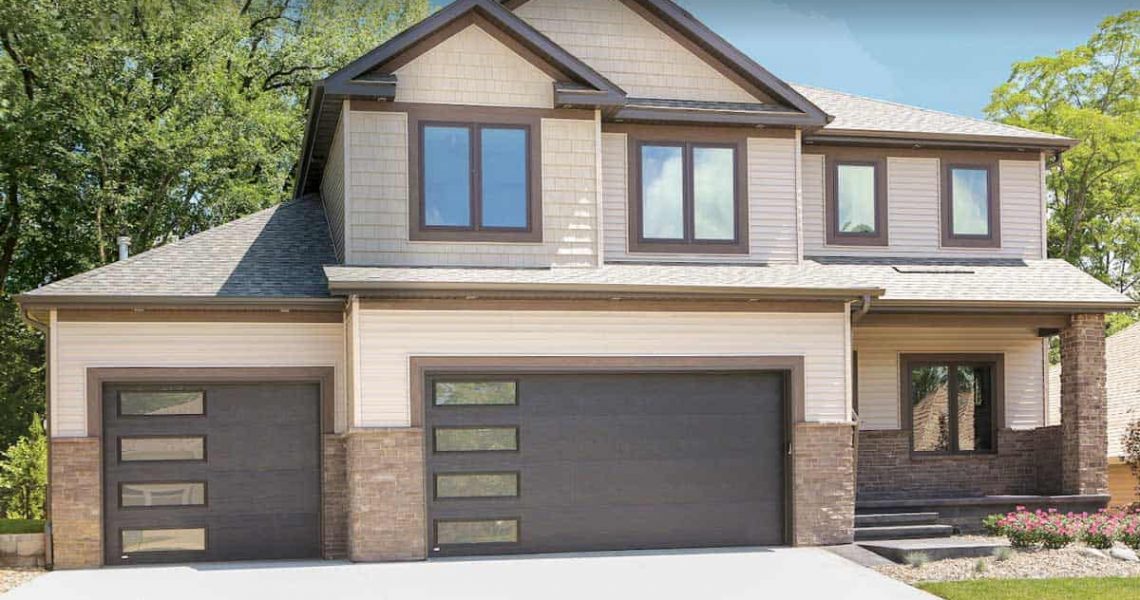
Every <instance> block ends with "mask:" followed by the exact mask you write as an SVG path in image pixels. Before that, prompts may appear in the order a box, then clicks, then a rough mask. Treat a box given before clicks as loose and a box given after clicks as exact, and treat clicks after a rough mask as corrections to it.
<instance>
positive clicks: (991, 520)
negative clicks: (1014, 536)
mask: <svg viewBox="0 0 1140 600" xmlns="http://www.w3.org/2000/svg"><path fill="white" fill-rule="evenodd" d="M1004 518H1005V515H1000V514H995V515H989V516H988V517H986V518H984V519H982V528H983V529H985V530H986V533H987V534H989V535H1005V531H1004V530H1003V528H1002V526H1001V525H1000V524H999V522H1000V521H1001V520H1002V519H1004Z"/></svg>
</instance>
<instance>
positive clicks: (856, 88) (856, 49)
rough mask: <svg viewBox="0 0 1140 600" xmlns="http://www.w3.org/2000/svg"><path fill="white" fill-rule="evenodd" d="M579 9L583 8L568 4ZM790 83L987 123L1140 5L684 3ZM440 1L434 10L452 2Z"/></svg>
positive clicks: (1068, 1) (1036, 0)
mask: <svg viewBox="0 0 1140 600" xmlns="http://www.w3.org/2000/svg"><path fill="white" fill-rule="evenodd" d="M566 1H567V2H573V0H566ZM678 2H679V3H680V4H681V5H682V6H684V7H685V8H686V9H688V10H689V11H690V12H692V13H693V14H695V15H696V16H697V17H698V18H700V19H701V20H702V21H704V22H705V23H706V24H707V25H708V26H709V27H711V28H712V29H713V30H715V31H716V32H717V33H719V34H720V35H722V36H724V37H725V38H726V39H728V41H730V42H732V43H733V44H735V45H736V46H737V47H738V48H740V49H741V50H743V51H744V52H746V53H747V54H748V55H749V56H751V57H752V58H753V59H755V60H756V61H757V62H759V63H760V64H762V65H764V66H765V67H766V68H767V69H768V70H770V71H772V72H773V73H775V74H776V75H778V76H780V77H781V78H783V79H785V80H787V81H791V82H796V83H805V84H811V85H817V86H822V87H828V88H833V89H837V90H841V91H845V92H851V93H855V94H862V95H866V96H871V97H875V98H883V99H887V100H895V101H898V102H905V103H907V104H915V105H918V106H924V107H927V108H934V109H938V110H944V111H948V112H953V113H957V114H963V115H970V116H980V115H981V111H982V108H983V107H984V106H985V105H986V104H987V103H988V102H989V97H990V92H991V91H992V90H993V88H994V87H995V86H997V85H998V84H1000V83H1001V82H1003V81H1005V79H1006V78H1007V77H1008V76H1009V70H1010V66H1011V65H1012V64H1013V63H1014V62H1016V61H1019V60H1025V59H1028V58H1033V57H1034V56H1041V55H1051V54H1053V53H1054V52H1056V51H1057V50H1059V49H1062V48H1070V47H1073V46H1076V45H1077V44H1080V43H1082V42H1084V41H1085V40H1087V39H1088V37H1089V36H1090V35H1091V34H1092V33H1093V31H1094V30H1095V29H1096V26H1097V24H1098V23H1099V22H1100V21H1101V20H1102V19H1104V18H1105V17H1107V16H1109V15H1113V14H1117V13H1120V12H1123V11H1124V10H1126V9H1129V8H1134V7H1136V6H1137V2H1136V0H1131V1H1128V0H1065V1H1061V0H934V1H931V0H678ZM447 3H448V1H447V0H433V4H436V5H442V4H447Z"/></svg>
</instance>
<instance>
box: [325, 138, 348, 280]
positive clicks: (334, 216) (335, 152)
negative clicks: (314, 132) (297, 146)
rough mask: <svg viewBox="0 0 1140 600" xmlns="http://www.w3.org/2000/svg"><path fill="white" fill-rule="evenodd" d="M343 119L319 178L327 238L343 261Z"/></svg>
mask: <svg viewBox="0 0 1140 600" xmlns="http://www.w3.org/2000/svg"><path fill="white" fill-rule="evenodd" d="M345 140H346V137H345V133H344V119H341V120H340V121H338V122H337V126H336V134H335V135H334V136H333V143H332V147H331V148H330V149H329V158H328V164H327V165H326V166H325V174H324V176H323V177H322V178H321V201H322V203H323V204H324V207H325V218H326V219H327V220H328V224H329V237H330V238H332V243H333V249H334V251H335V252H336V257H337V258H338V259H340V260H342V261H343V260H344V248H345V239H344V223H345V221H344V214H345V210H344V209H345V197H344V182H345V171H344V161H345V156H344V145H345Z"/></svg>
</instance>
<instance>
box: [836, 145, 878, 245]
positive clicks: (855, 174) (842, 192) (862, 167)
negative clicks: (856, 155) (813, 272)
mask: <svg viewBox="0 0 1140 600" xmlns="http://www.w3.org/2000/svg"><path fill="white" fill-rule="evenodd" d="M886 171H887V169H886V163H885V161H884V160H883V159H881V158H875V159H839V158H834V157H828V159H827V172H828V175H827V243H828V244H831V245H841V246H886V245H887V243H888V242H887V240H888V237H887V184H886Z"/></svg>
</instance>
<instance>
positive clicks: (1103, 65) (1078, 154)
mask: <svg viewBox="0 0 1140 600" xmlns="http://www.w3.org/2000/svg"><path fill="white" fill-rule="evenodd" d="M985 111H986V114H987V116H989V117H990V118H992V119H996V120H1000V121H1002V122H1004V123H1008V124H1010V125H1017V126H1020V127H1026V128H1029V129H1035V130H1039V131H1048V132H1051V133H1056V134H1059V135H1064V136H1068V137H1072V138H1075V139H1078V140H1080V141H1081V144H1080V145H1079V146H1077V147H1076V148H1074V149H1072V150H1069V151H1068V152H1066V153H1064V154H1063V155H1062V157H1061V160H1060V161H1059V162H1058V163H1057V164H1056V166H1055V168H1053V169H1051V170H1050V173H1049V175H1048V179H1047V186H1048V192H1049V194H1048V208H1049V223H1048V228H1049V229H1048V240H1049V242H1048V244H1049V255H1050V256H1053V257H1058V258H1063V259H1065V260H1067V261H1069V262H1070V263H1072V264H1074V265H1076V266H1078V267H1080V268H1082V269H1084V270H1085V271H1087V272H1088V273H1090V274H1092V275H1093V276H1095V277H1097V278H1098V279H1100V280H1101V281H1104V282H1105V283H1107V284H1108V285H1111V286H1112V287H1114V288H1116V289H1117V290H1119V291H1121V292H1123V293H1126V294H1130V295H1132V296H1133V297H1135V298H1140V290H1138V284H1140V11H1136V10H1133V11H1126V12H1124V13H1121V14H1120V15H1117V16H1114V17H1110V18H1107V19H1105V20H1104V21H1103V22H1102V23H1101V24H1100V27H1099V28H1098V30H1097V31H1096V33H1094V34H1093V35H1092V37H1091V38H1089V40H1088V41H1087V42H1085V43H1084V44H1082V45H1080V46H1077V47H1076V48H1072V49H1069V50H1062V51H1060V52H1058V53H1057V54H1055V55H1053V56H1044V57H1038V58H1034V59H1032V60H1028V61H1025V62H1019V63H1016V64H1014V65H1013V69H1012V72H1011V73H1010V77H1009V80H1008V81H1007V82H1006V83H1004V84H1002V85H1001V86H998V88H997V89H995V90H994V92H993V97H992V99H991V102H990V104H989V106H987V107H986V109H985ZM1134 318H1135V317H1134V316H1133V317H1129V316H1124V317H1123V318H1121V317H1115V318H1113V319H1112V320H1111V324H1112V325H1113V327H1112V329H1113V330H1115V329H1118V328H1120V327H1122V326H1124V325H1125V324H1127V322H1129V321H1130V320H1133V319H1134Z"/></svg>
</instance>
